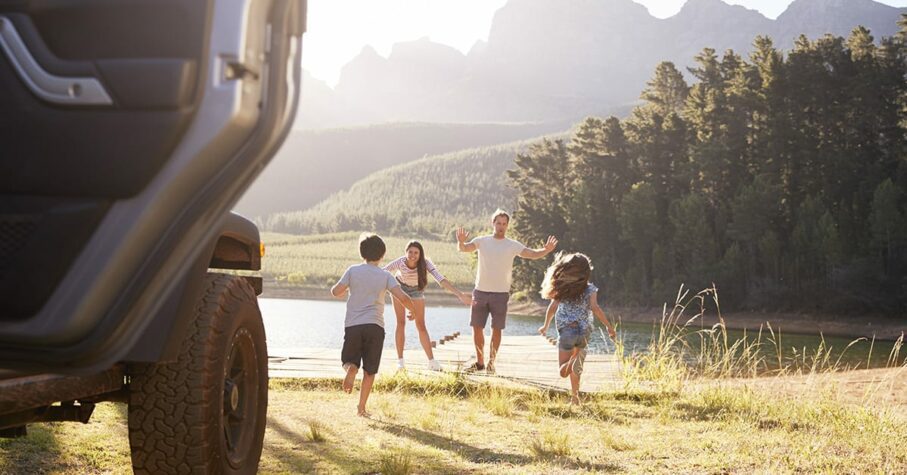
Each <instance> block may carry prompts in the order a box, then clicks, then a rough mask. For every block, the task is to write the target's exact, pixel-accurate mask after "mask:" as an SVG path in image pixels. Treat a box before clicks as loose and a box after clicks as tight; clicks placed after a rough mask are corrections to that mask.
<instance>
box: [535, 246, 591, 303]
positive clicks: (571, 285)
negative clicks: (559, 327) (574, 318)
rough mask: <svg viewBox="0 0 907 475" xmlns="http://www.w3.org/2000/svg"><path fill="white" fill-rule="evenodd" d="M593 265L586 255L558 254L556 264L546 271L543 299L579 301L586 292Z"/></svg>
mask: <svg viewBox="0 0 907 475" xmlns="http://www.w3.org/2000/svg"><path fill="white" fill-rule="evenodd" d="M591 275H592V263H591V262H590V261H589V257H588V256H586V255H585V254H580V253H578V252H577V253H573V254H564V253H562V252H559V253H557V255H555V256H554V262H553V263H552V264H551V265H550V266H549V267H548V270H547V271H545V280H544V281H543V282H542V291H541V292H539V293H540V294H541V295H542V298H545V299H550V300H560V301H564V300H568V301H570V300H577V299H579V298H580V297H582V296H583V294H584V293H585V292H586V287H587V286H588V285H589V277H590V276H591Z"/></svg>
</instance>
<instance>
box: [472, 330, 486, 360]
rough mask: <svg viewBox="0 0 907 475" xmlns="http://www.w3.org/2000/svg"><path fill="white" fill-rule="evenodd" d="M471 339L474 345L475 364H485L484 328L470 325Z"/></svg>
mask: <svg viewBox="0 0 907 475" xmlns="http://www.w3.org/2000/svg"><path fill="white" fill-rule="evenodd" d="M472 341H473V342H474V343H475V345H476V364H478V365H479V366H485V329H484V328H482V327H472Z"/></svg>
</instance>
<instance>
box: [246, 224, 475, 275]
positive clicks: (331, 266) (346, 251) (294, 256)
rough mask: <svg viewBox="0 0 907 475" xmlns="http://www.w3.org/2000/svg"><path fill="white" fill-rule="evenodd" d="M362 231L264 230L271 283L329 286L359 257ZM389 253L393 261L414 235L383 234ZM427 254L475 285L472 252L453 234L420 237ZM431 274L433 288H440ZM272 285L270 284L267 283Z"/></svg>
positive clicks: (265, 272)
mask: <svg viewBox="0 0 907 475" xmlns="http://www.w3.org/2000/svg"><path fill="white" fill-rule="evenodd" d="M359 234H360V233H358V232H347V233H335V234H319V235H309V236H297V235H292V234H279V233H262V240H263V241H264V243H265V246H266V252H265V257H264V259H263V260H262V276H263V277H264V278H265V280H266V281H268V282H269V283H270V284H275V285H278V286H290V287H329V286H331V285H333V284H334V283H335V282H337V279H339V278H340V276H341V275H342V274H343V271H344V270H346V268H347V267H349V266H350V265H352V264H357V263H360V262H362V258H360V257H359ZM383 239H384V242H385V244H386V245H387V254H386V255H385V258H384V260H383V261H382V263H387V262H390V260H392V259H396V258H397V257H400V256H402V255H403V253H404V246H406V244H407V243H408V242H409V241H410V239H411V238H404V237H383ZM418 240H419V241H420V242H421V243H422V246H423V247H424V248H425V254H426V255H427V256H428V257H429V258H430V259H431V260H432V262H434V263H435V265H436V266H437V267H438V269H439V270H440V271H441V273H442V274H444V276H445V277H446V278H447V279H448V280H450V281H451V283H453V284H454V285H456V286H458V287H460V288H461V289H467V288H469V289H471V288H472V282H473V280H474V279H475V271H474V270H473V269H472V267H471V264H470V257H469V255H468V254H464V253H460V252H458V251H457V243H456V240H455V239H454V237H453V235H451V237H450V240H449V241H438V240H431V239H418ZM432 282H433V279H431V278H429V288H430V289H438V288H439V287H438V286H437V285H435V284H432ZM266 285H268V284H266Z"/></svg>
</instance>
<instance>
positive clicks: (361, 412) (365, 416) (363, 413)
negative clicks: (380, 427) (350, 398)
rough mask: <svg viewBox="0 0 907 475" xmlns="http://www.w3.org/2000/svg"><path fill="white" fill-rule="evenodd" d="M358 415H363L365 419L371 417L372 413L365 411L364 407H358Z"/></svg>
mask: <svg viewBox="0 0 907 475" xmlns="http://www.w3.org/2000/svg"><path fill="white" fill-rule="evenodd" d="M358 415H359V417H364V418H366V419H371V417H372V415H371V414H370V413H369V412H368V411H366V410H365V409H364V408H359V412H358Z"/></svg>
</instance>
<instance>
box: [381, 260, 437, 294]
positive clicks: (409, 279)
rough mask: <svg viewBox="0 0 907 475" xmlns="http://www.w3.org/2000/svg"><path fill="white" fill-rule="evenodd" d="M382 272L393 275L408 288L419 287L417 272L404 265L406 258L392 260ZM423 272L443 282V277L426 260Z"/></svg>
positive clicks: (429, 261)
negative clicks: (425, 271)
mask: <svg viewBox="0 0 907 475" xmlns="http://www.w3.org/2000/svg"><path fill="white" fill-rule="evenodd" d="M384 270H386V271H388V272H390V273H391V274H394V276H395V277H397V278H398V279H399V280H400V282H403V283H404V284H406V285H408V286H410V287H418V285H419V272H418V271H417V270H416V269H410V268H409V266H407V265H406V256H402V257H399V258H397V259H394V260H393V261H391V262H390V263H388V264H387V265H386V266H384ZM425 270H427V271H428V273H429V274H431V276H432V277H434V278H435V280H436V281H438V282H439V283H440V282H441V281H442V280H444V276H443V275H441V273H440V272H438V269H437V268H436V267H435V265H434V264H432V262H431V260H430V259H427V258H426V259H425Z"/></svg>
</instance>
